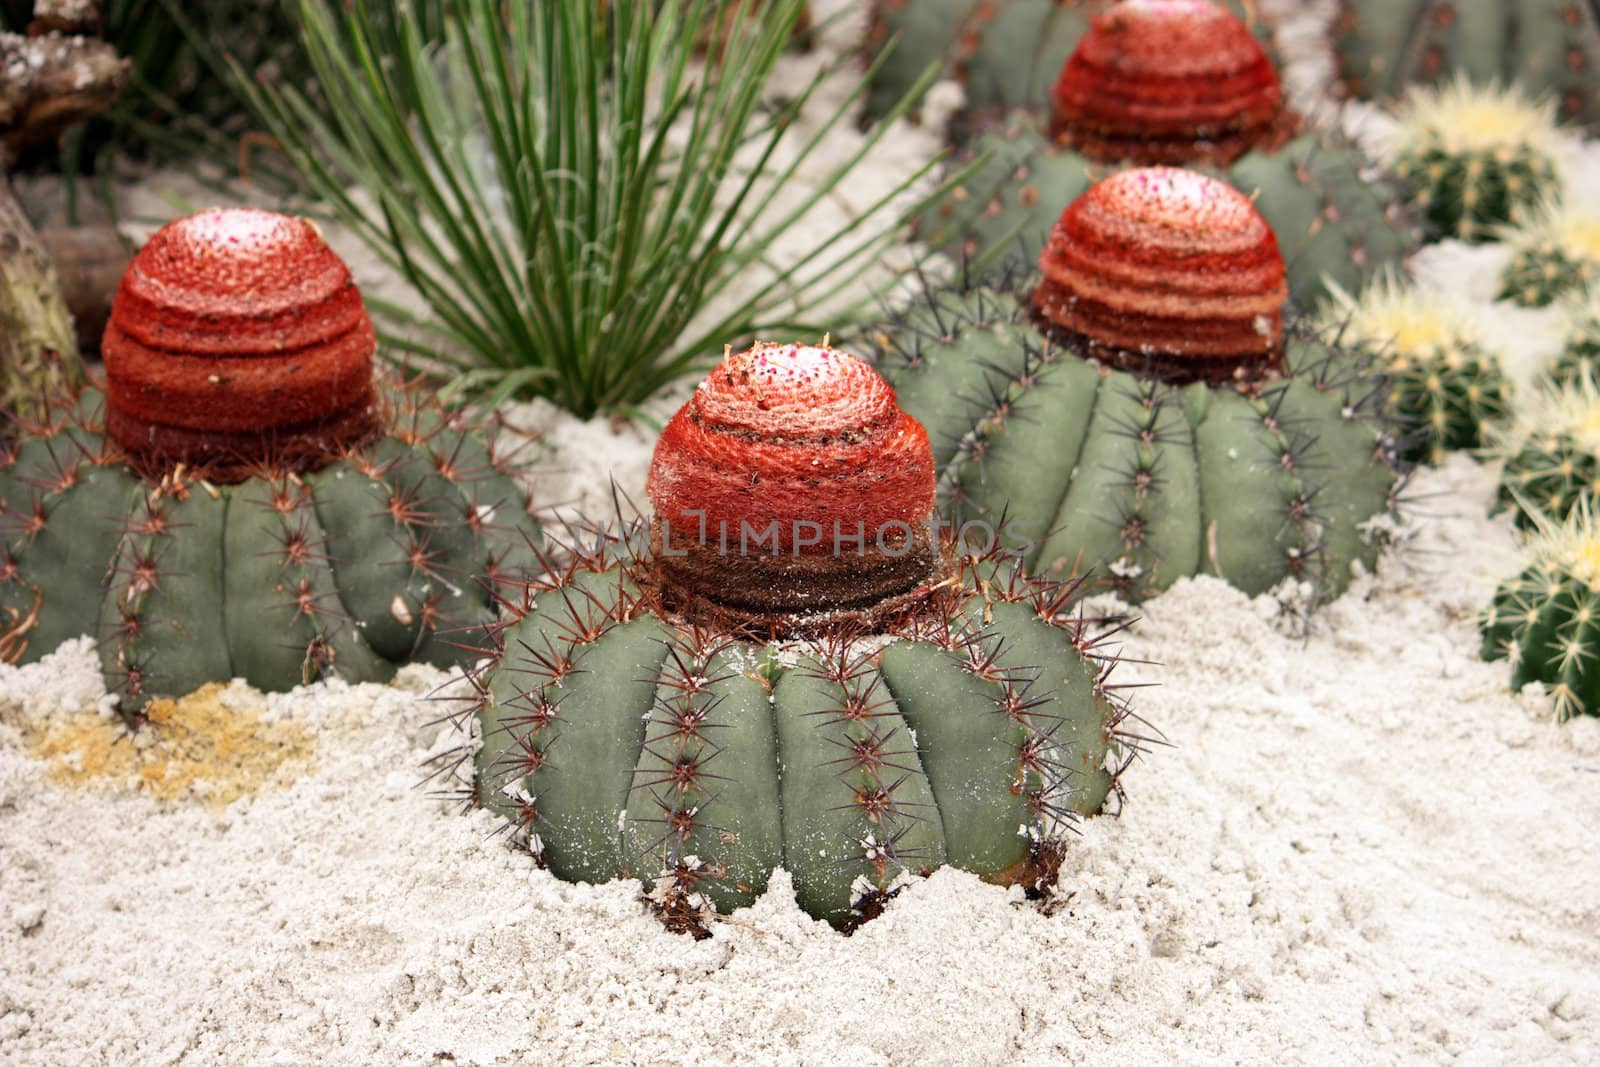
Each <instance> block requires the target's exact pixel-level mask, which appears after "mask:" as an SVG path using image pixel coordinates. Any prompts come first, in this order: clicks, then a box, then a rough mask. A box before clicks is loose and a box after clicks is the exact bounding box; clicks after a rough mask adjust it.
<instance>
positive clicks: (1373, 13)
mask: <svg viewBox="0 0 1600 1067" xmlns="http://www.w3.org/2000/svg"><path fill="white" fill-rule="evenodd" d="M1333 44H1334V47H1335V49H1336V52H1337V55H1338V60H1339V69H1340V73H1341V75H1342V77H1343V80H1344V84H1345V86H1346V88H1347V89H1348V90H1349V91H1350V92H1351V93H1352V94H1353V95H1355V96H1358V97H1361V98H1363V99H1367V100H1384V99H1389V98H1393V97H1396V96H1399V95H1400V94H1401V93H1402V92H1404V91H1405V89H1406V88H1407V87H1408V86H1412V85H1419V84H1421V85H1429V84H1437V83H1440V82H1442V81H1447V80H1449V79H1451V78H1467V79H1471V80H1472V81H1474V82H1477V83H1479V84H1490V83H1494V82H1510V81H1518V82H1520V83H1521V84H1522V85H1524V86H1525V87H1526V88H1527V89H1528V90H1529V91H1531V92H1535V93H1538V94H1540V95H1542V96H1549V97H1551V98H1553V99H1554V100H1555V102H1556V103H1557V104H1558V105H1559V107H1560V109H1561V114H1562V116H1563V117H1564V118H1566V119H1569V120H1571V121H1573V122H1576V123H1579V124H1583V125H1593V124H1594V123H1595V122H1597V121H1600V80H1597V74H1600V19H1597V17H1596V14H1595V9H1594V5H1593V4H1592V3H1583V2H1578V0H1340V10H1339V16H1338V19H1337V21H1336V22H1335V28H1334V39H1333Z"/></svg>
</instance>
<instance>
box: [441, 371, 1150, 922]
mask: <svg viewBox="0 0 1600 1067" xmlns="http://www.w3.org/2000/svg"><path fill="white" fill-rule="evenodd" d="M933 475H934V469H933V463H932V458H931V455H930V454H929V449H928V438H927V436H926V434H925V433H924V431H923V428H922V427H921V426H919V425H918V424H917V423H916V422H915V421H914V420H913V419H911V418H910V417H909V416H907V415H906V414H905V413H904V412H903V411H901V410H900V409H899V408H898V407H897V406H896V404H895V398H894V392H893V390H891V389H890V388H889V387H888V386H887V384H886V383H884V382H883V380H882V378H880V377H879V376H878V375H877V374H876V373H874V372H872V371H871V369H870V368H868V367H866V365H865V364H862V363H861V362H860V361H858V360H856V359H854V358H853V357H851V356H849V355H847V354H845V353H842V352H838V351H835V350H833V349H830V348H828V347H826V345H824V346H818V347H811V346H803V345H781V346H780V345H759V344H758V345H757V346H756V347H754V348H752V349H750V350H749V351H746V352H740V353H733V352H729V353H728V355H727V357H726V358H725V360H724V361H723V364H722V365H721V366H720V367H718V368H717V369H716V370H715V371H713V372H712V374H711V376H710V377H709V378H708V379H707V380H706V382H705V383H703V384H702V385H701V387H700V389H699V390H697V391H696V393H695V395H694V397H693V398H691V400H690V401H689V402H688V403H687V404H686V405H685V406H684V408H683V410H681V411H680V412H679V413H678V415H677V416H676V417H674V418H673V420H672V421H671V422H670V423H669V424H668V426H667V428H666V430H665V432H664V433H663V434H662V437H661V440H660V442H659V443H658V445H657V448H656V452H655V457H654V460H653V462H652V464H651V471H650V480H649V485H648V492H649V495H650V500H651V504H652V509H653V514H652V516H651V518H650V520H649V522H648V523H646V522H643V521H639V522H631V523H627V524H625V525H624V527H623V528H622V529H620V530H619V529H616V528H612V529H611V530H610V532H609V534H608V535H600V536H594V537H588V536H585V537H580V538H579V539H578V540H579V541H580V544H579V545H578V546H577V548H576V551H575V554H574V557H573V558H572V559H571V560H570V561H568V562H566V563H563V564H559V565H552V566H550V567H548V568H547V569H546V570H545V571H544V572H542V573H541V575H540V576H539V577H537V578H536V579H535V580H534V581H532V582H531V583H529V585H528V586H527V593H526V596H525V597H524V598H523V602H522V603H521V605H520V606H519V607H516V608H515V609H514V612H513V618H512V619H510V620H509V621H508V622H506V623H505V624H503V625H502V626H500V627H497V628H496V629H495V631H494V634H495V642H494V644H495V647H494V649H493V655H492V657H491V659H490V660H489V662H488V665H487V666H486V667H485V668H484V670H483V671H482V672H481V674H480V675H479V677H478V679H477V690H478V693H479V694H480V696H479V698H478V699H477V700H476V701H475V703H474V705H473V707H472V712H471V714H472V717H473V719H472V721H473V722H474V723H475V724H476V731H477V735H478V739H479V743H478V744H476V745H475V746H473V747H470V748H468V749H465V750H463V751H462V752H461V753H460V754H459V756H458V757H456V758H458V759H459V760H460V761H461V765H463V766H465V765H466V761H467V760H468V759H470V760H471V764H470V765H471V767H472V768H473V770H472V783H471V786H470V788H469V795H470V798H471V799H472V800H474V801H475V802H477V803H479V804H481V805H483V806H485V807H487V808H488V809H489V810H490V811H493V812H495V813H497V814H499V815H501V816H502V817H503V818H505V820H506V821H507V825H508V827H509V828H510V830H511V832H512V835H513V837H514V838H515V839H516V840H517V841H519V842H520V843H522V844H523V845H525V846H526V847H527V848H529V849H530V850H531V851H532V852H533V853H534V854H535V856H536V857H537V858H538V859H539V861H540V862H541V863H542V864H544V865H545V866H547V867H548V868H549V869H550V870H551V871H552V872H553V873H554V874H556V875H557V876H558V877H561V878H564V879H569V880H574V881H591V882H599V881H606V880H609V879H612V878H617V877H632V878H637V879H639V880H640V881H642V882H643V883H644V884H645V886H646V887H648V888H649V890H650V893H649V895H650V898H651V899H652V900H653V901H654V902H655V904H656V905H657V906H658V908H659V909H660V911H661V912H662V914H663V917H664V918H665V919H666V921H667V923H668V925H669V926H670V927H672V928H675V929H682V930H689V931H695V932H703V930H704V924H705V922H706V921H707V920H709V918H710V917H711V914H712V912H714V911H724V912H725V911H730V910H732V909H734V908H737V907H740V906H743V905H746V904H749V903H750V902H751V901H753V900H754V899H755V898H756V897H758V896H760V895H761V894H762V893H763V892H764V891H765V889H766V885H767V879H768V876H769V875H770V874H771V872H772V870H773V869H774V868H776V867H779V866H782V867H784V868H786V869H787V870H788V871H789V872H790V874H791V875H793V878H794V887H795V896H796V899H797V901H798V903H799V905H800V907H801V908H802V909H804V910H805V911H806V912H808V913H809V914H811V915H812V916H815V917H817V918H820V919H825V920H827V921H828V922H831V923H833V924H835V925H837V926H841V927H851V926H853V925H855V924H856V923H859V922H860V921H862V920H864V919H867V918H870V917H871V916H872V915H873V914H874V913H875V912H876V911H877V910H878V909H879V908H881V906H882V904H883V902H884V901H885V900H886V899H887V898H888V897H890V896H892V895H894V893H896V892H897V891H898V890H899V888H900V886H901V885H902V884H903V882H904V881H905V880H906V879H908V878H911V877H915V876H918V875H921V874H925V873H927V872H930V871H932V870H934V869H935V868H937V867H940V866H942V865H945V864H950V865H954V866H957V867H961V868H963V869H965V870H969V871H973V872H975V873H977V874H979V875H981V876H982V877H984V878H985V879H987V880H990V881H994V882H999V883H1001V884H1007V885H1021V886H1023V887H1024V888H1025V889H1027V890H1028V891H1038V892H1047V891H1048V890H1049V889H1050V888H1051V886H1052V883H1053V882H1054V878H1055V874H1056V870H1057V867H1058V865H1059V861H1060V857H1061V854H1062V849H1063V847H1064V833H1065V831H1066V830H1067V829H1068V827H1069V826H1070V824H1071V823H1072V821H1073V820H1074V819H1076V818H1077V817H1079V816H1082V815H1088V814H1092V813H1094V812H1097V811H1099V810H1100V808H1101V806H1102V805H1103V804H1104V802H1105V800H1106V798H1107V797H1108V796H1109V795H1110V794H1112V793H1113V792H1115V791H1116V789H1117V777H1118V774H1119V773H1120V771H1121V769H1122V767H1123V766H1124V765H1125V764H1126V761H1127V759H1128V757H1129V756H1130V755H1131V753H1132V751H1133V749H1132V747H1131V746H1132V745H1133V744H1134V742H1133V740H1132V739H1131V738H1127V737H1124V736H1122V729H1121V724H1122V722H1123V719H1124V716H1125V715H1126V709H1125V707H1124V706H1123V704H1122V702H1121V701H1120V700H1119V699H1118V698H1117V696H1116V694H1115V692H1114V687H1111V686H1109V685H1108V683H1107V681H1106V676H1107V672H1108V671H1109V669H1110V660H1109V658H1108V657H1107V654H1106V652H1105V651H1104V650H1103V649H1102V648H1099V647H1097V641H1098V638H1097V637H1096V626H1095V625H1094V624H1092V623H1089V622H1086V621H1084V620H1083V619H1081V618H1076V617H1074V615H1073V612H1072V606H1073V604H1074V602H1075V600H1076V586H1074V585H1070V584H1064V583H1052V582H1041V581H1037V580H1034V579H1031V578H1028V577H1025V576H1024V575H1023V574H1022V572H1021V571H1020V570H1019V569H1018V568H1017V566H1016V561H1015V560H1008V559H1005V558H1003V557H1002V556H1001V555H1000V554H999V553H998V552H992V551H988V550H986V549H985V548H981V547H980V548H977V549H965V548H961V547H959V545H960V542H959V541H958V539H957V538H956V537H955V536H954V535H953V534H952V533H951V532H950V531H949V530H948V529H947V528H946V529H945V530H944V531H943V532H941V533H940V534H939V535H938V536H937V537H932V538H931V539H930V538H928V537H925V536H923V535H922V534H920V533H914V532H913V529H914V528H916V527H922V526H923V524H924V523H928V522H930V521H931V520H932V519H933V502H934V483H933ZM755 486H759V487H760V488H759V489H756V490H753V488H752V487H755ZM823 488H825V489H826V491H819V489H823ZM696 520H697V521H696ZM841 523H843V524H844V527H845V532H844V533H843V534H841V532H840V524H841ZM830 524H831V527H832V535H831V537H830V536H829V535H828V533H827V531H828V529H829V525H830ZM888 527H897V528H900V529H901V530H903V532H904V534H905V539H904V540H903V541H900V542H897V544H898V547H894V546H891V545H886V543H885V542H884V541H883V540H882V537H883V534H884V531H885V530H886V529H887V528H888ZM852 528H853V529H854V531H855V535H854V540H852V539H851V534H850V530H851V529H852ZM805 529H810V530H814V531H815V536H814V537H813V536H802V535H801V531H802V530H805ZM752 531H761V532H762V535H763V536H770V538H771V545H770V548H771V551H770V553H769V552H768V551H767V548H768V546H767V545H766V543H765V542H764V541H758V542H757V543H756V544H754V545H752V544H750V543H749V542H748V537H749V536H750V534H751V532H752ZM841 537H842V538H843V539H842V540H841V539H840V538H841ZM869 584H870V585H871V586H874V587H876V590H877V591H876V592H875V593H874V594H873V595H871V596H863V590H864V589H866V588H868V586H869Z"/></svg>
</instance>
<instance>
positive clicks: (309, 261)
mask: <svg viewBox="0 0 1600 1067" xmlns="http://www.w3.org/2000/svg"><path fill="white" fill-rule="evenodd" d="M376 347H377V339H376V336H375V334H374V332H373V328H372V322H371V320H370V319H369V318H368V316H367V312H366V308H365V306H364V305H363V304H362V300H361V294H360V292H359V290H357V288H356V285H355V282H354V280H353V279H352V278H351V276H350V270H349V268H348V267H346V266H345V264H344V262H343V261H342V260H341V259H340V258H339V257H338V256H337V255H336V254H335V253H334V251H333V250H332V249H331V248H329V247H328V243H327V242H326V241H325V240H323V238H322V235H321V234H320V233H318V232H317V230H316V228H315V227H314V226H313V225H312V224H311V223H310V222H308V221H306V220H305V219H299V218H292V217H289V216H285V215H279V214H275V213H272V212H267V211H255V210H239V209H213V210H210V211H203V212H200V213H199V214H196V215H191V216H189V217H188V218H184V219H180V220H178V221H176V222H173V223H171V224H169V225H167V226H166V227H164V228H163V229H162V230H160V231H159V232H158V233H157V234H156V235H155V236H154V237H152V238H151V239H150V241H149V242H148V243H147V244H146V245H145V246H144V248H143V249H142V250H141V251H140V252H139V254H138V256H137V257H135V259H134V261H133V263H132V265H131V266H130V267H129V269H128V272H127V273H126V274H125V275H124V276H123V280H122V284H121V287H120V288H119V289H118V291H117V296H116V300H115V303H114V304H113V307H112V313H111V321H110V323H109V324H108V326H107V327H106V334H105V341H104V356H105V367H106V384H107V393H106V400H107V404H106V408H107V410H106V431H107V433H108V435H109V436H110V437H111V438H113V439H114V440H115V441H116V442H117V443H118V444H120V445H121V446H122V447H123V448H124V449H125V450H126V451H127V452H128V454H129V455H130V456H131V457H132V458H133V459H134V460H135V462H136V463H137V464H138V465H139V466H141V467H143V468H147V469H150V470H160V469H163V468H171V467H173V466H175V465H177V464H183V465H185V466H188V467H192V468H194V467H197V468H201V469H204V470H205V471H206V472H207V475H208V477H211V478H213V479H214V480H221V481H240V480H242V479H243V478H244V476H245V475H246V474H248V472H249V471H251V470H253V469H259V468H261V467H262V466H263V465H266V464H269V463H270V464H272V465H275V466H280V467H288V468H291V469H298V470H304V469H307V468H311V467H315V466H320V465H321V464H322V463H324V462H326V461H327V460H328V459H329V458H331V457H332V456H334V455H336V454H338V453H339V452H340V451H341V450H343V449H346V448H348V447H350V446H352V445H355V444H358V443H360V442H362V441H363V440H365V439H367V438H368V437H370V436H371V435H372V433H373V431H374V430H375V429H376V428H377V408H376V404H375V400H374V392H373V382H372V357H373V352H374V350H375V349H376Z"/></svg>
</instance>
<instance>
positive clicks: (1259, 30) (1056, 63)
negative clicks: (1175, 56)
mask: <svg viewBox="0 0 1600 1067" xmlns="http://www.w3.org/2000/svg"><path fill="white" fill-rule="evenodd" d="M1112 4H1113V0H874V2H873V6H872V17H871V22H870V23H869V31H868V51H869V52H870V53H872V54H876V53H877V52H878V51H879V50H881V49H882V48H883V47H884V46H886V45H887V44H888V43H889V42H890V41H891V40H893V39H895V38H896V36H897V35H898V38H899V41H898V44H896V46H895V49H894V52H893V54H891V55H890V56H889V57H888V59H887V60H886V61H885V62H884V63H883V65H882V66H880V67H879V68H878V69H877V71H876V72H875V73H874V75H873V78H872V81H871V84H870V85H869V86H868V91H867V102H866V113H867V115H868V117H877V116H881V115H883V114H886V113H887V112H888V111H889V110H890V109H891V108H893V107H894V105H895V104H896V103H898V102H899V101H900V99H901V98H902V97H904V96H905V94H906V93H907V92H909V91H910V90H911V89H912V88H913V86H915V85H916V82H917V79H918V78H919V77H920V76H921V74H922V72H923V70H925V69H926V68H927V66H928V65H929V64H930V63H934V62H941V63H942V64H943V66H944V68H945V71H946V73H947V74H948V75H949V76H950V77H954V78H955V79H956V80H958V81H959V82H960V83H961V85H962V88H963V89H964V90H965V92H966V109H965V113H966V114H967V115H968V116H970V117H972V118H974V119H979V120H981V118H982V117H983V116H985V115H987V116H990V117H993V116H995V115H1000V114H1004V113H1005V112H1007V111H1009V110H1010V109H1012V108H1016V107H1027V106H1030V105H1032V104H1034V103H1035V102H1037V101H1039V100H1042V99H1043V98H1044V96H1045V94H1046V92H1048V90H1049V88H1050V85H1051V83H1052V82H1054V81H1055V79H1056V76H1057V75H1058V74H1059V73H1060V71H1061V66H1062V64H1063V63H1065V62H1066V61H1067V57H1068V56H1070V55H1071V54H1072V50H1073V49H1074V48H1076V47H1077V45H1078V41H1079V40H1080V39H1081V38H1082V37H1083V35H1084V34H1085V33H1087V32H1088V31H1089V27H1090V24H1091V22H1092V20H1093V19H1094V17H1095V16H1096V15H1098V14H1101V13H1103V12H1105V11H1106V10H1107V9H1108V8H1110V7H1111V6H1112ZM1222 6H1224V7H1226V8H1227V9H1228V10H1229V11H1231V12H1233V13H1234V14H1236V15H1238V16H1239V17H1241V18H1243V19H1245V20H1246V22H1247V23H1248V24H1249V25H1250V27H1251V30H1252V32H1254V34H1255V35H1256V37H1257V38H1258V39H1259V40H1260V41H1261V42H1262V43H1263V45H1264V46H1266V47H1268V48H1271V45H1272V26H1271V24H1270V23H1269V22H1267V21H1266V20H1264V19H1262V18H1261V17H1260V16H1259V13H1258V12H1257V10H1256V4H1255V3H1253V2H1252V0H1223V4H1222ZM968 124H969V123H968V122H967V121H965V120H964V121H963V122H962V123H960V124H958V129H957V131H956V132H958V133H959V132H960V129H961V128H964V127H965V126H966V125H968Z"/></svg>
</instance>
